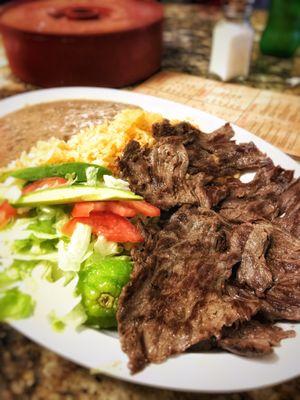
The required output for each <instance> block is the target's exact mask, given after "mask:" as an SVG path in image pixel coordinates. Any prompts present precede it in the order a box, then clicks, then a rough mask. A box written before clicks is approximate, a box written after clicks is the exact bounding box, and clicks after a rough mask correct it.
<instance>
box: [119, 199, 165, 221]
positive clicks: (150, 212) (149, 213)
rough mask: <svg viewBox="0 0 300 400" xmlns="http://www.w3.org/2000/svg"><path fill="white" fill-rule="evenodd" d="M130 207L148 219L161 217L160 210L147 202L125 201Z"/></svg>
mask: <svg viewBox="0 0 300 400" xmlns="http://www.w3.org/2000/svg"><path fill="white" fill-rule="evenodd" d="M124 203H126V204H127V205H128V206H129V207H132V208H133V209H134V210H135V211H136V212H137V214H142V215H145V216H146V217H159V216H160V209H159V208H157V207H155V206H153V205H152V204H150V203H147V202H146V201H137V200H131V201H124Z"/></svg>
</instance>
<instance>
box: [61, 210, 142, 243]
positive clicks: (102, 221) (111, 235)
mask: <svg viewBox="0 0 300 400" xmlns="http://www.w3.org/2000/svg"><path fill="white" fill-rule="evenodd" d="M77 222H80V223H82V224H87V225H90V226H91V227H92V229H93V233H94V234H96V235H103V236H105V238H106V239H107V240H109V241H111V242H119V243H125V242H130V243H138V242H142V241H143V240H144V239H143V237H142V235H141V233H140V231H139V230H138V228H137V227H136V226H135V225H133V224H132V223H131V222H129V221H128V220H127V219H126V218H124V217H122V216H120V215H117V214H113V213H111V212H97V214H95V215H92V216H90V217H76V218H73V219H71V220H70V221H69V222H67V224H65V226H64V227H63V229H62V231H63V233H65V234H67V235H70V234H72V232H73V231H74V229H75V225H76V223H77Z"/></svg>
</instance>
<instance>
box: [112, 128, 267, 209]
mask: <svg viewBox="0 0 300 400" xmlns="http://www.w3.org/2000/svg"><path fill="white" fill-rule="evenodd" d="M153 133H154V136H155V137H156V138H157V142H156V144H155V145H154V146H153V147H151V148H148V147H143V148H142V147H141V146H140V145H139V144H138V143H137V142H130V143H129V144H128V145H127V147H126V149H125V151H124V154H123V156H122V158H121V159H120V161H119V166H120V170H121V175H122V177H123V178H124V179H126V180H128V181H129V183H130V187H131V189H132V190H133V191H135V192H136V193H138V194H140V195H142V196H143V197H144V198H145V199H146V200H148V201H149V202H152V203H153V204H155V205H156V206H158V207H160V208H163V209H169V208H172V207H174V206H178V205H182V204H197V205H200V206H202V207H206V208H212V207H214V206H216V205H217V204H218V203H219V202H220V201H222V200H224V199H225V198H226V197H227V196H228V194H229V188H228V186H227V185H226V177H227V176H228V175H233V174H236V173H237V172H239V171H247V170H252V169H255V168H258V167H263V166H266V165H272V162H271V160H270V159H268V158H267V157H266V156H265V155H264V154H262V153H261V152H260V151H259V150H258V149H257V148H256V147H255V146H254V144H252V143H249V144H248V143H247V144H241V145H237V144H236V143H235V142H234V141H232V140H230V139H231V138H232V136H233V133H234V132H233V131H232V129H231V127H230V125H229V124H227V125H225V126H224V127H223V128H220V129H219V130H217V131H215V132H213V133H211V134H205V133H203V132H201V131H199V129H197V128H195V127H194V126H192V125H190V124H188V123H180V124H177V125H171V124H170V122H168V121H164V122H163V123H160V124H155V125H154V126H153ZM220 177H224V179H223V181H222V180H220V179H219V178H220Z"/></svg>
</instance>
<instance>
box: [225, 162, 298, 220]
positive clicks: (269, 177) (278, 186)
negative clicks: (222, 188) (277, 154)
mask: <svg viewBox="0 0 300 400" xmlns="http://www.w3.org/2000/svg"><path fill="white" fill-rule="evenodd" d="M292 180H293V171H287V170H284V169H282V168H281V167H274V166H272V165H269V166H267V167H264V168H262V169H260V170H258V172H257V173H256V175H255V177H254V179H253V180H252V181H251V182H249V183H242V182H241V181H240V180H239V179H232V180H231V181H229V182H228V185H229V187H230V194H229V196H228V197H227V198H226V200H225V201H224V202H223V203H222V205H221V207H220V208H219V211H220V214H221V215H222V216H223V217H225V218H226V219H228V220H229V221H232V222H235V223H236V222H246V221H256V220H261V219H267V220H273V219H274V218H275V217H277V216H278V215H279V214H280V212H282V211H281V206H280V204H279V202H280V196H281V195H283V194H284V192H285V190H286V189H287V188H288V187H289V185H290V183H291V182H292Z"/></svg>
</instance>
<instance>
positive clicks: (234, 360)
mask: <svg viewBox="0 0 300 400" xmlns="http://www.w3.org/2000/svg"><path fill="white" fill-rule="evenodd" d="M65 99H90V100H108V101H114V102H121V103H128V104H135V105H137V106H140V107H142V108H144V109H145V110H148V111H152V112H158V113H161V114H163V115H164V116H165V117H166V118H171V119H180V120H184V119H189V120H192V121H193V122H194V123H195V124H197V125H198V126H199V127H200V129H201V130H203V131H205V132H210V131H212V130H214V129H216V128H218V127H220V126H221V125H222V124H224V122H225V121H224V120H222V119H220V118H217V117H214V116H213V115H210V114H207V113H205V112H202V111H199V110H196V109H194V108H191V107H187V106H184V105H182V104H179V103H175V102H172V101H167V100H162V99H159V98H155V97H152V96H146V95H142V94H137V93H132V92H126V91H120V90H113V89H100V88H89V87H78V88H77V87H74V88H59V89H46V90H38V91H34V92H28V93H25V94H21V95H17V96H13V97H10V98H8V99H5V100H2V101H1V102H0V117H1V116H3V115H5V114H7V113H9V112H12V111H15V110H18V109H20V108H21V107H24V106H26V105H30V104H36V103H41V102H49V101H56V100H65ZM233 127H234V130H235V134H236V135H235V138H236V140H237V141H239V142H248V141H253V142H254V143H255V144H256V145H257V146H258V147H259V148H260V149H261V150H262V151H264V152H266V153H267V154H268V155H269V156H270V157H271V158H272V159H273V161H274V162H275V164H279V165H281V166H282V167H284V168H286V169H294V170H295V171H296V176H299V175H300V168H299V164H298V163H297V162H296V161H294V160H292V159H291V158H290V157H288V156H287V155H286V154H284V153H282V152H281V151H280V150H278V149H277V148H275V147H274V146H272V145H270V144H268V143H267V142H265V141H264V140H262V139H260V138H258V137H256V136H255V135H253V134H251V133H249V132H247V131H246V130H244V129H241V128H239V127H237V126H233ZM49 301H51V299H49ZM11 325H12V326H13V327H15V328H16V329H18V330H19V331H20V332H22V333H23V334H24V335H26V336H28V337H29V338H30V339H32V340H34V341H35V342H37V343H39V344H41V345H43V346H45V347H47V348H49V349H51V350H53V351H54V352H56V353H58V354H60V355H62V356H63V357H65V358H68V359H70V360H72V361H74V362H75V363H77V364H80V365H82V366H85V367H87V368H91V369H93V370H97V371H99V372H101V373H104V374H107V375H111V376H114V377H116V378H120V379H124V380H127V381H130V382H134V383H138V384H144V385H150V386H158V387H163V388H170V389H175V390H187V391H199V392H200V391H201V392H227V391H228V392H233V391H245V390H249V389H254V388H259V387H262V386H267V385H273V384H276V383H279V382H282V381H285V380H287V379H290V378H293V377H296V376H297V375H299V374H300V362H299V359H300V324H288V323H285V324H282V326H283V327H285V328H293V329H295V330H296V331H297V336H296V338H294V339H287V340H284V341H283V342H282V345H281V346H280V347H278V348H276V349H275V353H274V354H273V355H271V356H267V357H264V358H257V359H248V358H243V357H238V356H236V355H233V354H229V353H225V352H224V353H202V354H201V353H200V354H192V353H188V354H182V355H179V356H177V357H172V358H170V359H169V360H167V361H166V362H164V363H162V364H160V365H150V366H148V367H147V368H146V369H145V370H144V371H142V372H140V373H138V374H136V375H134V376H131V375H130V373H129V371H128V369H127V365H126V364H127V357H126V355H125V354H124V353H123V352H122V351H121V348H120V344H119V340H118V338H117V336H116V335H114V334H112V333H105V332H98V331H95V330H92V329H84V330H82V331H81V332H75V331H71V330H67V331H65V332H63V333H56V332H54V331H53V330H52V329H51V327H50V325H49V324H48V322H47V321H46V319H45V320H41V319H38V318H36V317H32V318H30V319H27V320H23V321H18V322H13V323H11Z"/></svg>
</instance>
